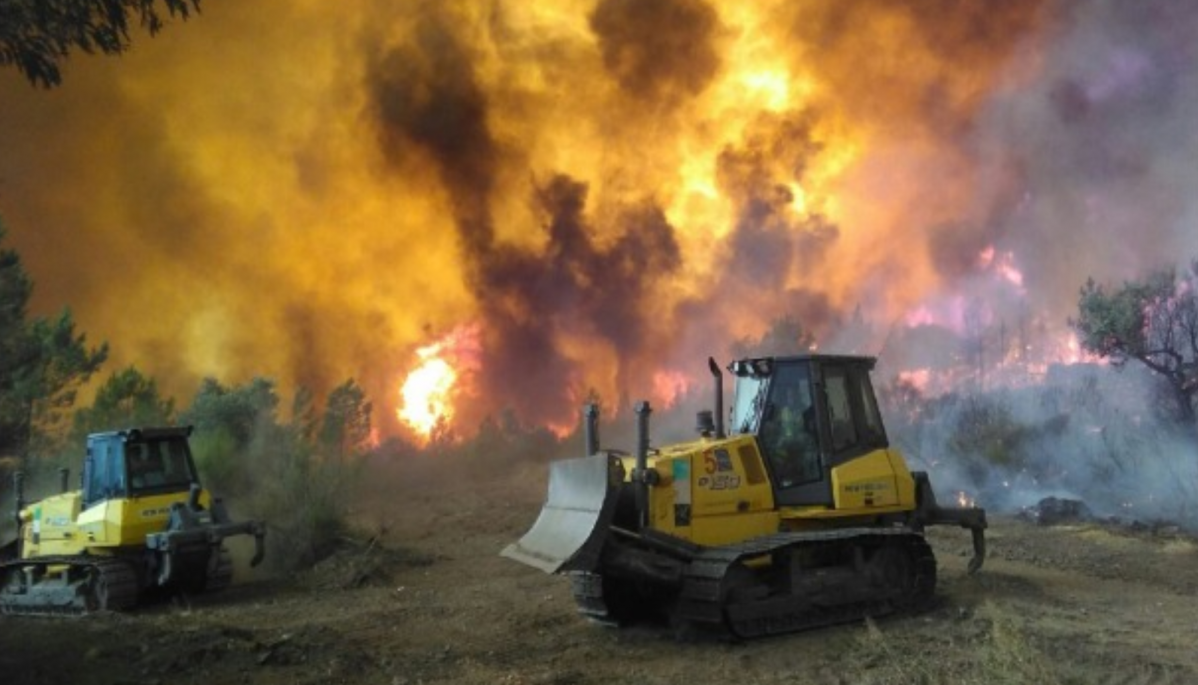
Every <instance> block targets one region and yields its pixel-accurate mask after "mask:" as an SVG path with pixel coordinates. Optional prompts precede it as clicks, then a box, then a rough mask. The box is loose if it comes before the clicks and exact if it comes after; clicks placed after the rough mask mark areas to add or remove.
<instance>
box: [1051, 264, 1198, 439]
mask: <svg viewBox="0 0 1198 685" xmlns="http://www.w3.org/2000/svg"><path fill="white" fill-rule="evenodd" d="M1070 324H1071V325H1072V326H1073V327H1074V329H1076V330H1077V332H1078V335H1079V336H1080V339H1081V340H1080V342H1081V345H1082V347H1083V348H1084V349H1085V350H1087V351H1088V352H1091V353H1093V354H1096V355H1099V356H1101V357H1105V358H1107V359H1109V360H1110V361H1111V363H1112V364H1113V365H1115V366H1122V365H1123V364H1125V363H1127V362H1128V361H1129V360H1132V359H1134V360H1136V361H1137V362H1139V363H1141V364H1143V365H1144V366H1146V367H1147V368H1148V369H1150V370H1151V371H1152V372H1153V373H1155V374H1157V376H1159V377H1160V378H1162V379H1164V381H1165V382H1166V384H1167V386H1168V388H1169V390H1170V394H1171V396H1172V400H1173V404H1174V405H1175V407H1174V413H1175V414H1176V416H1177V418H1178V420H1179V421H1181V422H1182V423H1185V424H1188V425H1190V426H1193V425H1195V424H1196V423H1198V419H1196V416H1195V411H1194V398H1195V395H1198V261H1194V262H1193V263H1191V264H1190V267H1189V268H1188V269H1187V270H1185V271H1183V272H1181V273H1180V274H1179V273H1178V272H1177V270H1175V269H1164V270H1161V271H1156V272H1153V273H1151V274H1149V275H1148V276H1147V277H1145V278H1144V279H1143V280H1139V281H1129V282H1124V284H1123V285H1122V287H1120V288H1119V289H1117V290H1113V291H1108V290H1107V289H1105V288H1103V287H1102V286H1101V285H1098V284H1096V283H1095V282H1094V279H1089V280H1088V281H1087V282H1086V284H1085V286H1083V287H1082V289H1081V294H1080V298H1079V299H1078V318H1077V319H1076V320H1070Z"/></svg>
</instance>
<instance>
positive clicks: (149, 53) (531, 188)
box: [0, 0, 1198, 433]
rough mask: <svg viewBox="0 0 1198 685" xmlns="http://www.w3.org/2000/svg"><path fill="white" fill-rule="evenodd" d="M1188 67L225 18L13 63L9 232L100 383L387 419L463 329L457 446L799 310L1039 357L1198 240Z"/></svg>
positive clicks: (1021, 43)
mask: <svg viewBox="0 0 1198 685" xmlns="http://www.w3.org/2000/svg"><path fill="white" fill-rule="evenodd" d="M1195 45H1198V10H1195V9H1193V8H1191V7H1190V6H1188V5H1187V4H1184V3H1173V2H1164V1H1148V2H1140V3H1134V4H1132V3H1117V2H1114V1H1113V0H1110V1H1101V2H1084V3H1083V2H1065V3H1045V2H1039V1H1034V0H1020V1H1016V2H1004V3H993V2H985V1H983V0H967V1H965V2H957V3H952V4H950V5H945V4H940V3H924V2H902V3H876V2H868V1H866V0H856V1H852V2H845V1H843V0H806V1H804V2H782V1H780V0H777V1H774V2H761V3H751V4H747V5H746V4H745V3H733V2H714V1H713V2H704V1H703V0H641V1H636V2H634V1H632V0H598V2H593V3H584V4H581V5H580V4H579V3H570V2H562V3H508V2H501V1H499V0H492V1H489V2H484V1H473V2H471V1H466V0H451V1H449V2H433V1H431V0H412V1H410V2H403V3H390V2H365V3H355V4H353V5H352V6H340V5H339V6H336V7H333V6H332V5H328V4H325V3H316V2H283V1H281V0H263V1H262V2H256V3H231V2H219V1H216V0H213V1H212V2H205V4H204V12H203V14H202V15H200V16H199V17H196V18H194V19H192V20H191V21H189V22H187V23H186V24H182V25H179V26H176V27H172V28H171V30H169V31H165V32H163V33H161V34H160V35H159V36H157V37H155V38H153V39H150V38H149V37H141V39H140V40H135V42H134V50H133V51H132V52H131V53H130V54H128V55H126V56H124V57H122V58H120V59H114V58H101V57H90V56H77V57H74V58H72V60H71V61H70V62H69V63H68V64H67V65H66V69H65V71H64V85H63V86H62V87H61V88H59V89H56V90H53V91H44V90H39V89H35V88H32V87H30V86H29V85H28V84H27V83H25V82H23V81H22V80H21V79H20V77H19V76H18V75H17V74H16V73H15V72H6V73H0V213H2V216H3V218H4V221H5V224H6V226H7V227H8V229H9V242H10V243H11V244H12V245H13V246H14V247H16V248H17V249H18V250H19V251H20V252H21V254H22V256H23V258H24V259H25V261H26V264H27V266H28V268H29V270H30V272H31V273H32V275H33V277H34V278H35V280H36V283H37V287H36V292H35V297H36V302H35V308H36V309H38V310H39V311H53V310H55V309H57V308H60V307H61V306H63V305H69V306H71V307H72V309H73V310H74V312H75V315H76V318H77V320H78V322H79V325H80V327H81V328H82V329H83V330H85V331H87V333H88V335H89V336H91V338H92V339H95V340H107V341H109V342H110V344H111V347H112V363H113V368H120V367H122V366H124V365H128V364H134V365H136V366H137V367H139V368H140V369H142V370H144V371H146V372H147V373H150V374H153V375H154V376H155V377H157V378H158V379H159V380H160V382H161V385H162V387H164V388H166V389H167V390H169V391H171V392H174V393H177V394H179V395H182V396H184V397H186V396H188V394H189V393H190V392H192V391H193V390H194V388H195V387H196V384H197V382H198V380H199V379H200V378H201V377H203V376H207V375H215V376H217V377H220V378H221V379H222V380H224V381H225V382H239V381H243V380H246V379H248V377H250V376H252V375H266V376H271V377H274V378H277V379H279V381H280V382H281V385H282V386H283V388H284V389H287V388H289V387H294V386H296V385H299V384H304V385H307V386H310V387H312V388H313V389H315V390H317V391H321V390H327V389H328V388H329V387H330V386H331V385H334V384H336V383H338V382H340V381H342V380H343V379H345V378H347V377H354V378H356V379H358V380H359V382H360V383H361V385H362V386H363V387H364V388H365V389H366V390H367V391H368V393H369V394H370V395H371V397H372V399H373V400H374V401H375V406H376V407H379V408H380V409H381V410H383V411H380V416H379V417H378V418H379V419H380V421H379V423H380V427H381V428H382V429H383V431H384V433H397V432H400V431H401V430H402V426H401V425H400V423H399V422H398V420H396V419H395V418H394V414H395V412H394V409H396V408H397V405H398V403H399V402H400V397H399V395H398V388H399V386H400V384H401V383H402V381H403V378H404V376H405V374H406V373H407V372H408V371H409V370H410V369H411V367H412V365H413V352H414V350H416V349H417V348H418V347H420V346H423V345H427V344H428V343H429V342H430V341H432V340H434V339H437V338H439V337H441V336H443V335H445V334H446V333H447V332H449V331H451V330H454V329H455V328H456V327H458V326H462V325H467V324H469V325H477V326H478V330H479V331H480V337H481V341H480V343H481V344H480V350H481V359H480V360H479V364H478V367H477V370H476V371H475V373H474V377H473V381H472V382H473V383H474V384H475V387H474V388H473V392H472V393H470V394H468V395H467V394H463V395H462V396H461V397H460V398H459V401H460V402H461V404H462V407H461V408H460V409H461V411H459V412H458V414H457V416H458V418H459V420H460V421H461V422H462V424H463V428H464V430H467V431H468V430H470V427H471V426H472V425H477V421H478V420H480V419H481V418H482V417H483V416H484V415H486V414H487V413H492V412H496V411H499V410H502V409H504V408H511V409H513V410H514V411H515V412H516V414H517V415H518V416H519V418H520V419H521V420H523V421H525V422H528V423H530V424H533V423H535V424H548V425H554V426H561V425H566V424H572V423H573V422H574V415H575V412H576V410H575V406H576V404H577V402H578V401H581V399H582V398H583V397H584V396H586V395H587V394H588V393H589V392H592V391H593V392H595V393H598V394H599V395H600V396H601V397H603V398H604V399H605V404H606V405H607V406H609V407H616V406H618V405H620V404H621V403H623V402H626V401H627V400H628V399H629V398H639V397H643V396H651V397H656V399H658V400H661V399H662V398H661V397H660V390H659V388H660V378H661V376H660V374H662V373H666V374H681V376H680V377H683V378H690V379H692V380H695V381H697V380H700V379H702V378H704V377H705V375H706V374H705V369H704V366H705V364H704V359H705V357H706V356H707V355H709V354H710V355H715V356H716V357H717V358H720V357H723V356H724V355H725V354H726V351H727V349H728V346H729V343H731V342H732V341H733V340H736V339H740V338H744V337H746V336H753V335H759V334H760V333H761V332H763V331H764V330H766V328H767V327H768V325H769V323H770V321H771V320H772V319H775V318H777V317H780V316H785V315H792V316H795V317H796V318H798V319H799V320H801V322H802V323H803V325H804V326H805V327H806V328H808V329H809V330H811V331H812V332H813V333H814V334H815V336H816V338H817V340H819V341H820V343H821V348H822V349H830V348H833V347H836V346H837V345H838V343H840V342H843V343H844V344H845V345H849V346H851V347H853V348H854V349H857V350H860V351H866V352H871V353H881V354H882V355H883V357H884V358H885V359H887V360H888V362H889V363H891V364H892V368H895V369H898V368H902V367H904V365H909V364H910V363H914V364H916V365H918V366H924V367H926V366H928V365H929V364H928V363H924V361H922V360H926V359H928V358H932V359H943V358H944V357H945V355H953V354H957V353H958V352H957V351H956V350H949V349H945V350H943V354H936V353H935V352H934V351H929V349H918V351H912V350H914V349H915V348H917V347H918V346H915V347H912V346H911V345H904V344H903V341H904V340H909V339H910V338H911V336H912V335H915V333H913V332H912V331H915V330H916V329H917V328H918V327H923V329H924V330H925V331H931V330H948V331H951V332H953V333H954V334H955V335H956V336H958V337H959V336H966V337H967V336H968V335H969V333H970V330H971V327H972V328H974V329H981V328H988V329H993V328H994V327H996V326H1006V327H1007V329H1006V330H1009V331H1010V332H1011V333H1010V336H1009V337H1010V339H1011V340H1012V341H1014V340H1016V339H1017V338H1018V337H1020V336H1022V337H1023V338H1024V340H1022V342H1024V343H1025V345H1024V352H1023V353H1024V354H1027V350H1028V349H1034V350H1035V351H1036V352H1037V353H1038V354H1040V355H1041V357H1042V358H1044V359H1045V360H1049V359H1050V357H1051V354H1050V352H1051V351H1052V350H1056V349H1058V348H1059V347H1060V345H1062V344H1063V343H1062V342H1061V341H1062V340H1063V338H1064V337H1066V336H1067V333H1068V331H1067V327H1066V323H1065V322H1066V319H1067V317H1068V316H1069V315H1070V314H1071V313H1072V311H1073V309H1074V308H1075V306H1076V300H1077V290H1078V288H1079V286H1080V285H1081V283H1083V282H1084V281H1085V279H1086V277H1088V276H1095V277H1096V278H1099V279H1100V280H1115V281H1117V280H1119V279H1123V278H1131V277H1134V276H1136V275H1137V274H1138V273H1140V272H1141V271H1142V270H1144V269H1147V268H1150V267H1154V266H1161V265H1170V264H1174V263H1177V262H1178V261H1182V260H1184V259H1186V258H1187V257H1190V256H1195V253H1196V252H1198V250H1196V249H1195V248H1198V244H1196V242H1195V239H1194V235H1195V233H1194V231H1193V229H1192V225H1193V223H1194V220H1195V218H1198V217H1196V216H1195V209H1196V205H1195V201H1194V199H1193V198H1195V197H1196V195H1195V194H1194V193H1193V192H1191V191H1190V188H1191V187H1192V186H1193V185H1194V183H1195V178H1194V175H1195V172H1194V169H1193V164H1192V162H1191V160H1192V159H1194V158H1195V149H1194V148H1195V145H1196V143H1198V136H1196V135H1195V134H1194V132H1193V130H1192V128H1193V127H1192V124H1191V122H1192V121H1194V120H1195V118H1196V116H1195V115H1196V114H1198V112H1196V111H1195V109H1196V105H1198V83H1196V82H1195V73H1194V72H1193V70H1192V69H1188V67H1189V65H1191V64H1193V63H1194V57H1195V56H1194V55H1193V54H1192V53H1193V51H1194V50H1195V48H1194V46H1195ZM853 312H858V313H859V315H860V317H862V318H863V319H864V320H865V321H868V322H871V325H870V326H869V327H867V328H868V330H863V329H861V327H856V326H854V325H852V324H853ZM849 329H852V335H849V334H848V332H847V331H849ZM1017 332H1021V333H1018V334H1017ZM850 337H851V338H853V340H852V341H851V342H849V341H848V338H850ZM935 337H936V336H935V334H932V335H930V336H927V338H928V339H932V338H935ZM950 338H951V336H950ZM952 339H955V338H952ZM945 340H946V342H945V343H944V344H945V345H946V346H950V347H951V344H955V343H949V342H947V340H949V338H946V339H945ZM907 351H911V354H913V355H917V357H913V358H912V359H910V360H908V359H904V358H903V355H904V354H906V353H907ZM1000 352H1001V351H999V352H996V351H993V350H991V352H990V354H991V355H997V354H999V353H1000ZM669 377H671V378H673V377H674V376H669ZM655 379H657V380H655ZM655 393H657V395H655Z"/></svg>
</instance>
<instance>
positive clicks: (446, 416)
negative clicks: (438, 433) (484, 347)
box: [396, 325, 479, 441]
mask: <svg viewBox="0 0 1198 685" xmlns="http://www.w3.org/2000/svg"><path fill="white" fill-rule="evenodd" d="M478 350H479V329H478V326H477V325H466V326H459V327H458V328H455V329H454V330H452V331H451V332H450V333H449V334H447V335H446V336H444V337H443V338H441V339H439V340H437V341H435V342H433V343H430V344H428V345H425V346H424V347H421V348H419V349H417V350H416V356H417V357H418V358H419V360H420V363H419V364H418V365H417V366H416V368H415V369H413V370H412V371H411V372H409V373H408V375H407V377H406V378H405V379H404V382H403V384H402V385H401V386H400V390H399V394H400V398H401V403H400V407H399V409H398V410H397V411H396V413H397V415H398V416H399V419H400V420H401V421H403V422H404V423H405V424H407V425H408V426H409V427H410V428H411V429H412V430H413V431H414V432H415V433H416V435H417V436H419V437H420V438H421V439H422V440H424V441H428V440H429V439H430V438H431V437H432V435H433V431H435V430H436V429H437V428H438V427H439V426H445V425H448V424H449V423H450V422H451V421H452V420H453V417H454V414H455V413H456V411H455V408H454V400H455V398H456V397H457V396H458V395H460V394H462V393H463V392H465V389H464V388H463V385H462V381H463V378H464V377H465V375H466V374H469V373H470V372H472V371H474V370H476V369H477V366H478Z"/></svg>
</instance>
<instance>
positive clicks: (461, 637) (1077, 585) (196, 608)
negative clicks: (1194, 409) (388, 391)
mask: <svg viewBox="0 0 1198 685" xmlns="http://www.w3.org/2000/svg"><path fill="white" fill-rule="evenodd" d="M457 471H458V472H457V473H456V474H455V477H460V478H461V480H453V481H451V480H449V479H447V478H446V477H445V476H444V475H443V474H439V473H438V470H437V469H435V468H433V467H429V466H427V465H426V466H420V467H403V468H396V469H392V472H391V473H389V474H388V475H387V476H386V477H381V476H380V477H377V478H373V479H372V482H373V488H372V491H371V492H370V493H368V494H367V495H364V496H363V498H362V500H361V502H360V505H359V506H358V507H357V510H356V511H355V512H354V514H353V519H354V521H355V522H356V523H357V525H358V526H359V528H360V531H361V533H360V534H359V535H357V536H355V538H354V540H352V541H347V543H346V545H345V546H344V548H343V549H342V550H341V551H340V552H338V553H337V554H336V555H334V556H333V557H331V558H329V559H326V560H325V561H323V562H321V563H320V564H318V565H317V566H316V567H315V568H312V569H310V570H308V571H305V572H303V573H301V574H298V575H292V576H287V577H268V576H266V575H265V574H263V573H260V572H251V571H250V570H249V569H245V568H240V567H239V568H238V580H237V583H236V584H235V585H234V586H233V587H232V588H230V589H229V590H226V591H224V592H221V593H214V594H211V595H204V596H199V597H194V598H189V599H184V598H178V599H176V600H174V601H170V602H164V603H160V604H156V605H152V606H146V607H143V608H141V609H139V610H137V611H135V612H132V613H128V614H102V615H96V616H91V617H85V618H77V619H28V618H14V617H0V682H3V683H6V684H8V685H21V684H24V683H38V684H41V685H54V684H57V683H64V684H65V683H78V684H80V685H86V684H89V683H97V684H99V683H103V684H119V683H130V684H145V685H151V684H161V683H172V684H175V683H178V684H180V685H186V684H189V683H195V684H197V685H198V684H201V683H202V684H204V685H211V684H213V683H217V684H219V683H263V684H275V683H279V684H281V683H311V684H316V683H330V684H332V683H380V684H385V685H416V684H418V683H450V682H452V683H505V684H523V683H528V684H534V683H536V684H546V685H550V684H561V685H565V684H573V683H577V684H589V683H594V684H596V685H597V684H599V683H612V682H636V683H641V684H646V685H647V684H651V683H678V682H686V683H731V682H736V683H783V682H787V683H793V682H800V683H830V684H832V683H845V684H847V683H895V684H900V683H903V684H905V683H1087V684H1089V683H1194V682H1198V649H1195V647H1194V636H1195V635H1198V596H1196V590H1198V543H1196V542H1195V540H1193V539H1191V538H1189V537H1187V536H1185V535H1182V534H1180V533H1178V532H1177V531H1175V530H1170V531H1168V532H1166V533H1161V532H1151V531H1131V530H1127V529H1124V528H1116V527H1112V526H1106V525H1103V524H1084V525H1071V526H1052V527H1041V526H1037V525H1035V524H1033V523H1029V522H1026V521H1020V520H1017V519H1015V518H1003V517H992V518H994V519H996V520H994V521H993V526H992V529H991V531H990V534H989V543H990V545H989V546H990V558H989V560H988V561H987V564H986V566H985V568H984V569H983V570H982V572H981V573H980V574H978V575H976V576H967V575H966V574H965V563H966V561H967V560H968V556H969V554H970V552H969V538H968V535H967V534H966V533H965V532H964V531H957V530H936V531H933V532H932V533H931V534H930V535H929V537H930V539H931V542H932V546H933V548H934V549H935V551H936V554H937V557H938V559H939V562H940V584H939V587H938V591H937V594H938V602H937V606H936V607H935V608H934V609H933V610H932V611H929V612H927V613H924V614H921V615H917V616H902V617H891V618H885V619H879V620H877V621H864V622H859V623H855V624H851V625H845V626H841V627H837V628H832V629H826V630H820V631H815V632H808V633H800V634H795V635H789V636H784V637H779V638H771V639H766V640H760V641H755V642H749V643H739V644H737V643H729V642H723V641H718V640H703V641H698V642H678V641H675V640H674V639H673V637H671V635H670V634H669V633H668V632H667V631H665V630H664V629H663V630H659V629H654V628H652V627H637V628H632V629H623V630H613V629H608V628H603V627H600V626H597V625H593V624H590V623H588V622H586V621H585V620H583V619H582V618H580V617H579V616H578V615H577V614H576V613H575V611H574V607H573V602H572V600H571V598H570V593H569V588H568V582H567V580H566V579H564V578H560V577H552V576H545V575H543V574H542V573H540V572H539V571H536V570H533V569H531V568H527V567H524V566H522V565H520V564H517V563H515V562H512V561H509V560H507V559H504V558H501V557H499V556H498V551H499V550H500V549H501V548H502V547H503V546H504V545H506V544H508V543H509V542H511V541H512V540H514V539H515V538H517V537H519V536H520V535H521V534H522V533H523V532H524V531H525V530H526V529H527V528H528V526H529V525H531V523H532V522H533V520H534V519H535V517H536V513H537V511H538V509H539V507H540V503H541V500H542V498H543V495H544V487H545V468H544V466H540V465H533V464H528V465H524V466H521V467H516V468H513V469H512V470H511V471H510V472H508V473H504V474H498V475H495V474H491V475H487V474H473V475H466V476H463V475H462V473H461V470H457Z"/></svg>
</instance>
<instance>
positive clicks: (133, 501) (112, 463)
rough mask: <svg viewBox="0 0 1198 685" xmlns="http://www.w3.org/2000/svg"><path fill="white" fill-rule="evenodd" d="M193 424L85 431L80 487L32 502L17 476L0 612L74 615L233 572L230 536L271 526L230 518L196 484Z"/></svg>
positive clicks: (192, 588)
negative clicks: (14, 523) (227, 543)
mask: <svg viewBox="0 0 1198 685" xmlns="http://www.w3.org/2000/svg"><path fill="white" fill-rule="evenodd" d="M190 435H191V428H190V427H165V428H133V429H127V430H118V431H108V432H103V433H93V434H92V435H89V436H88V438H87V455H86V457H85V458H84V462H83V477H82V487H81V488H80V489H78V490H70V489H68V487H67V481H68V475H67V473H66V471H65V469H64V470H63V472H62V482H61V492H60V493H59V494H56V495H51V496H49V497H46V498H45V499H42V500H39V501H36V502H32V503H26V502H24V501H23V499H24V492H23V490H24V488H23V486H22V476H21V474H19V473H18V474H16V477H15V479H14V480H15V487H14V489H15V490H16V499H17V503H16V517H17V528H18V531H19V538H18V539H17V540H15V541H13V542H12V543H10V544H9V545H6V546H5V547H4V548H3V549H0V552H2V553H3V554H0V613H5V614H19V615H78V614H86V613H90V612H94V611H102V610H122V609H128V608H131V607H133V606H135V605H136V604H138V602H139V601H141V600H142V598H144V597H145V596H146V595H147V594H153V593H155V592H160V593H162V592H178V591H183V592H198V591H201V590H214V589H218V588H220V587H223V586H225V585H227V584H228V583H229V582H230V581H231V580H232V574H233V566H232V561H231V559H230V556H229V553H228V552H227V551H226V550H225V548H224V545H223V543H224V540H225V538H228V537H230V536H233V535H252V536H253V537H254V540H255V552H254V557H253V559H252V560H251V562H250V563H251V565H257V564H258V563H259V562H260V561H261V560H262V556H263V538H264V535H265V526H264V525H263V524H262V523H261V522H259V521H241V522H234V521H232V520H231V519H230V517H229V515H228V514H227V513H226V511H225V508H224V505H223V504H222V503H221V500H220V499H219V498H217V497H213V496H212V495H211V494H210V493H209V492H208V491H206V490H204V489H203V488H202V487H201V486H200V482H199V477H198V476H197V474H196V469H195V464H194V463H193V461H192V456H191V449H190V446H189V442H188V436H190Z"/></svg>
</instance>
